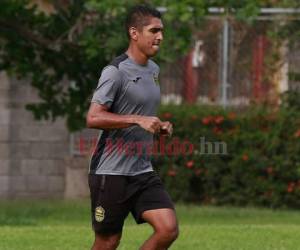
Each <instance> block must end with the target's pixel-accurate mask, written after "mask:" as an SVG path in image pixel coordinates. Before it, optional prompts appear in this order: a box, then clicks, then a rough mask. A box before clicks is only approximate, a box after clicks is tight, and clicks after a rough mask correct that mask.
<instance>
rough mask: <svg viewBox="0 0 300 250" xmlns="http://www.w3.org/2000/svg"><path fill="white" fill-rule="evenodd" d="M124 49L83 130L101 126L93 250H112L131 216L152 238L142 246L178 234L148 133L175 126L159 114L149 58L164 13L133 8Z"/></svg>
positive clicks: (158, 249)
mask: <svg viewBox="0 0 300 250" xmlns="http://www.w3.org/2000/svg"><path fill="white" fill-rule="evenodd" d="M126 30H127V34H128V37H129V47H128V49H127V51H126V52H125V53H124V54H122V55H120V56H118V57H117V58H115V59H114V60H113V61H112V62H111V63H110V64H109V65H108V66H107V67H105V68H104V69H103V71H102V73H101V77H100V80H99V83H98V87H97V88H96V90H95V92H94V95H93V98H92V101H91V105H90V108H89V111H88V114H87V126H88V127H89V128H96V129H101V132H100V136H99V140H98V143H97V147H96V149H95V152H94V154H93V156H92V159H91V163H90V171H89V187H90V193H91V210H92V224H93V229H94V231H95V241H94V244H93V246H92V250H100V249H101V250H102V249H116V248H117V246H118V244H119V242H120V239H121V234H122V228H123V224H124V220H125V219H126V217H127V216H128V214H129V212H130V213H131V214H132V215H133V216H134V218H135V220H136V222H137V223H138V224H140V223H144V222H147V223H149V224H150V225H151V226H152V227H153V230H154V232H153V234H152V235H151V236H150V237H149V239H147V240H146V241H145V242H144V244H143V245H142V246H141V248H140V249H142V250H163V249H168V247H169V246H170V245H171V244H172V242H173V241H174V240H175V239H176V238H177V236H178V225H177V220H176V215H175V210H174V206H173V203H172V201H171V199H170V197H169V195H168V194H167V192H166V191H165V189H164V187H163V185H162V182H161V180H160V178H159V177H158V175H157V174H156V173H155V172H154V171H153V168H152V165H151V161H150V154H149V146H151V145H152V144H153V135H154V134H156V133H158V134H164V135H171V134H172V124H171V123H170V122H168V121H165V122H163V121H161V120H160V119H159V118H158V117H156V110H157V107H158V105H159V102H160V89H159V85H158V84H157V81H158V74H159V67H158V66H157V65H156V64H155V63H154V62H153V61H151V60H150V58H151V57H152V56H154V55H156V53H157V52H158V50H159V46H160V43H161V41H162V40H163V35H162V31H163V24H162V21H161V14H160V12H159V11H157V10H156V9H153V8H151V7H149V6H147V5H138V6H135V7H133V8H132V9H131V10H130V11H129V13H128V16H127V19H126Z"/></svg>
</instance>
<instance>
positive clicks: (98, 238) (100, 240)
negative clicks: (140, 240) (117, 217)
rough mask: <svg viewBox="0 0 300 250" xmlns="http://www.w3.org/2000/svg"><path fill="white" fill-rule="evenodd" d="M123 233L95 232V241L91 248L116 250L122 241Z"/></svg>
mask: <svg viewBox="0 0 300 250" xmlns="http://www.w3.org/2000/svg"><path fill="white" fill-rule="evenodd" d="M121 235H122V234H121V233H120V234H114V235H101V234H98V233H95V241H94V244H93V246H92V249H91V250H115V249H117V247H118V245H119V243H120V239H121Z"/></svg>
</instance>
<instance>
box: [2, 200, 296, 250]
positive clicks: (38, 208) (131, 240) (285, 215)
mask: <svg viewBox="0 0 300 250" xmlns="http://www.w3.org/2000/svg"><path fill="white" fill-rule="evenodd" d="M176 208H177V214H178V219H179V223H180V237H179V238H178V240H177V241H176V242H175V243H174V244H173V245H172V247H171V248H170V249H174V250H188V249H192V250H194V249H201V250H227V249H228V250H235V249H237V250H248V249H253V250H254V249H255V250H268V249H270V250H283V249H286V250H295V249H300V213H299V212H297V211H273V210H268V209H255V208H232V207H201V206H186V205H177V206H176ZM151 232H152V230H151V227H150V226H148V225H139V226H138V225H136V224H135V222H134V221H133V219H132V218H131V216H129V217H128V219H127V221H126V224H125V228H124V232H123V238H122V241H121V245H120V247H119V248H118V249H120V250H131V249H138V247H139V246H140V245H141V244H142V242H143V241H144V240H145V239H146V238H147V237H148V236H149V235H150V234H151ZM92 241H93V232H92V230H91V226H90V212H89V201H88V200H82V201H68V202H64V201H30V202H29V201H9V202H8V201H6V202H3V201H1V202H0V250H19V249H22V250H55V249H59V250H64V249H66V250H68V249H70V250H71V249H72V250H75V249H78V250H83V249H90V246H91V243H92Z"/></svg>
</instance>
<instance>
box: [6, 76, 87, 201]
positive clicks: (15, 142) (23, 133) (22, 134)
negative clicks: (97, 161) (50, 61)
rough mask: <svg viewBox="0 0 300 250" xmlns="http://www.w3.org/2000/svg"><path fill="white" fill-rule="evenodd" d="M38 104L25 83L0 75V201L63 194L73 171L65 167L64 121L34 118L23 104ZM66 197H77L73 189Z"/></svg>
mask: <svg viewBox="0 0 300 250" xmlns="http://www.w3.org/2000/svg"><path fill="white" fill-rule="evenodd" d="M38 101H39V99H38V97H37V93H36V91H35V90H34V89H33V88H32V87H31V86H30V85H29V84H28V82H26V81H17V80H13V79H11V78H8V77H7V76H6V74H4V73H0V198H18V197H34V198H42V197H51V198H54V197H64V195H65V190H66V188H67V187H66V172H70V171H68V168H69V167H70V168H71V169H72V168H73V166H67V164H72V161H71V160H70V155H69V133H68V131H67V129H66V128H65V124H64V122H63V120H58V121H56V122H54V123H51V122H46V121H35V120H34V119H33V115H32V114H31V113H30V112H28V111H27V110H25V104H26V103H28V102H38ZM85 167H86V165H85V164H82V168H83V169H82V171H81V172H82V173H85V172H86V171H85ZM77 169H78V167H77ZM84 180H85V179H84ZM69 185H70V184H69ZM83 185H84V186H85V187H86V183H84V184H83ZM69 189H70V188H69ZM74 192H75V193H74ZM85 194H86V192H85ZM68 195H69V196H70V197H72V196H76V187H75V190H74V191H73V193H72V192H71V193H70V192H69V193H68Z"/></svg>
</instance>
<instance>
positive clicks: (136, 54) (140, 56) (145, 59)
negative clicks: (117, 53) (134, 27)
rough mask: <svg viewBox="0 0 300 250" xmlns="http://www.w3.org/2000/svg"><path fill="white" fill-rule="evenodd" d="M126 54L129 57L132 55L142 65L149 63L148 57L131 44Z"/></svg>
mask: <svg viewBox="0 0 300 250" xmlns="http://www.w3.org/2000/svg"><path fill="white" fill-rule="evenodd" d="M126 54H127V55H128V57H130V58H131V59H132V60H134V61H135V62H136V63H137V64H140V65H147V63H148V59H149V58H148V57H147V56H146V55H145V54H143V53H142V52H141V51H139V50H138V49H137V48H136V47H133V46H129V48H128V49H127V51H126Z"/></svg>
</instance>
